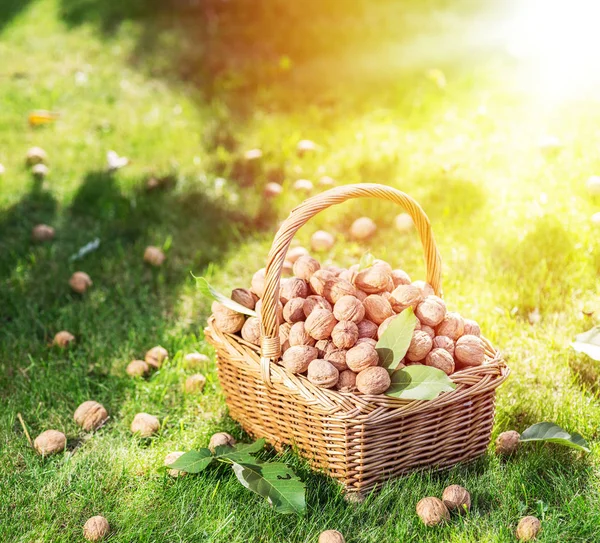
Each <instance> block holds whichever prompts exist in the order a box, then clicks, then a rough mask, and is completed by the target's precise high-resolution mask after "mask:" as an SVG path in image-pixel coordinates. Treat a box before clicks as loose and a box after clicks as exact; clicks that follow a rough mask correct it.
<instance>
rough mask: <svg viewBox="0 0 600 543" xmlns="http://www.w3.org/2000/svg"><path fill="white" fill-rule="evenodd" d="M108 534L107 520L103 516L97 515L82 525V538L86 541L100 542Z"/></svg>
mask: <svg viewBox="0 0 600 543" xmlns="http://www.w3.org/2000/svg"><path fill="white" fill-rule="evenodd" d="M108 532H110V525H109V524H108V520H106V519H105V518H104V517H103V516H100V515H97V516H95V517H92V518H90V519H88V520H87V521H86V523H85V524H84V525H83V537H84V538H85V539H87V540H88V541H100V540H102V539H104V538H105V537H106V536H107V535H108Z"/></svg>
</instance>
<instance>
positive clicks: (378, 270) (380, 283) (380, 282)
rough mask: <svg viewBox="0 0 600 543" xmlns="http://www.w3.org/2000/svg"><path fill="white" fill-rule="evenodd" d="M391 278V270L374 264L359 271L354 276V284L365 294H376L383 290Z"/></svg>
mask: <svg viewBox="0 0 600 543" xmlns="http://www.w3.org/2000/svg"><path fill="white" fill-rule="evenodd" d="M391 280H392V273H391V270H388V269H386V268H385V267H384V266H381V265H379V266H378V265H374V266H371V267H370V268H367V269H365V270H362V271H359V272H358V273H357V274H356V277H355V278H354V284H355V285H356V287H357V288H359V289H360V290H362V291H363V292H366V293H367V294H377V293H378V292H383V291H384V290H385V289H386V288H387V286H388V285H389V284H390V281H391Z"/></svg>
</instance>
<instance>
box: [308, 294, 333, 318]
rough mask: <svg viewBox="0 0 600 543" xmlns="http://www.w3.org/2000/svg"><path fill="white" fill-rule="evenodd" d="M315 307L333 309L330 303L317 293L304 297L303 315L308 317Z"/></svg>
mask: <svg viewBox="0 0 600 543" xmlns="http://www.w3.org/2000/svg"><path fill="white" fill-rule="evenodd" d="M315 308H319V309H327V311H333V307H332V305H331V304H330V303H329V302H328V301H327V300H326V299H325V298H323V296H319V295H317V294H313V295H312V296H308V298H306V300H305V301H304V316H305V317H308V316H309V315H310V314H311V313H312V311H313V309H315Z"/></svg>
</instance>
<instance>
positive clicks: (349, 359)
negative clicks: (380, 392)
mask: <svg viewBox="0 0 600 543" xmlns="http://www.w3.org/2000/svg"><path fill="white" fill-rule="evenodd" d="M378 362H379V355H378V354H377V351H376V350H375V347H373V346H372V345H369V344H368V343H359V344H358V345H355V346H354V347H352V349H349V350H348V352H347V353H346V365H347V366H348V367H349V368H350V369H351V370H352V371H354V372H356V373H359V372H361V371H362V370H365V369H367V368H368V367H370V366H377V363H378Z"/></svg>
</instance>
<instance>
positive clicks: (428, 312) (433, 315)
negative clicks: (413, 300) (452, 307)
mask: <svg viewBox="0 0 600 543" xmlns="http://www.w3.org/2000/svg"><path fill="white" fill-rule="evenodd" d="M415 315H416V316H417V318H418V319H419V320H420V321H421V324H425V325H427V326H437V325H438V324H440V322H442V320H443V318H444V317H445V316H446V304H445V303H444V300H442V299H441V298H438V297H437V296H427V298H425V299H424V300H423V301H422V302H421V303H420V304H419V305H418V306H417V308H416V309H415Z"/></svg>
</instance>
